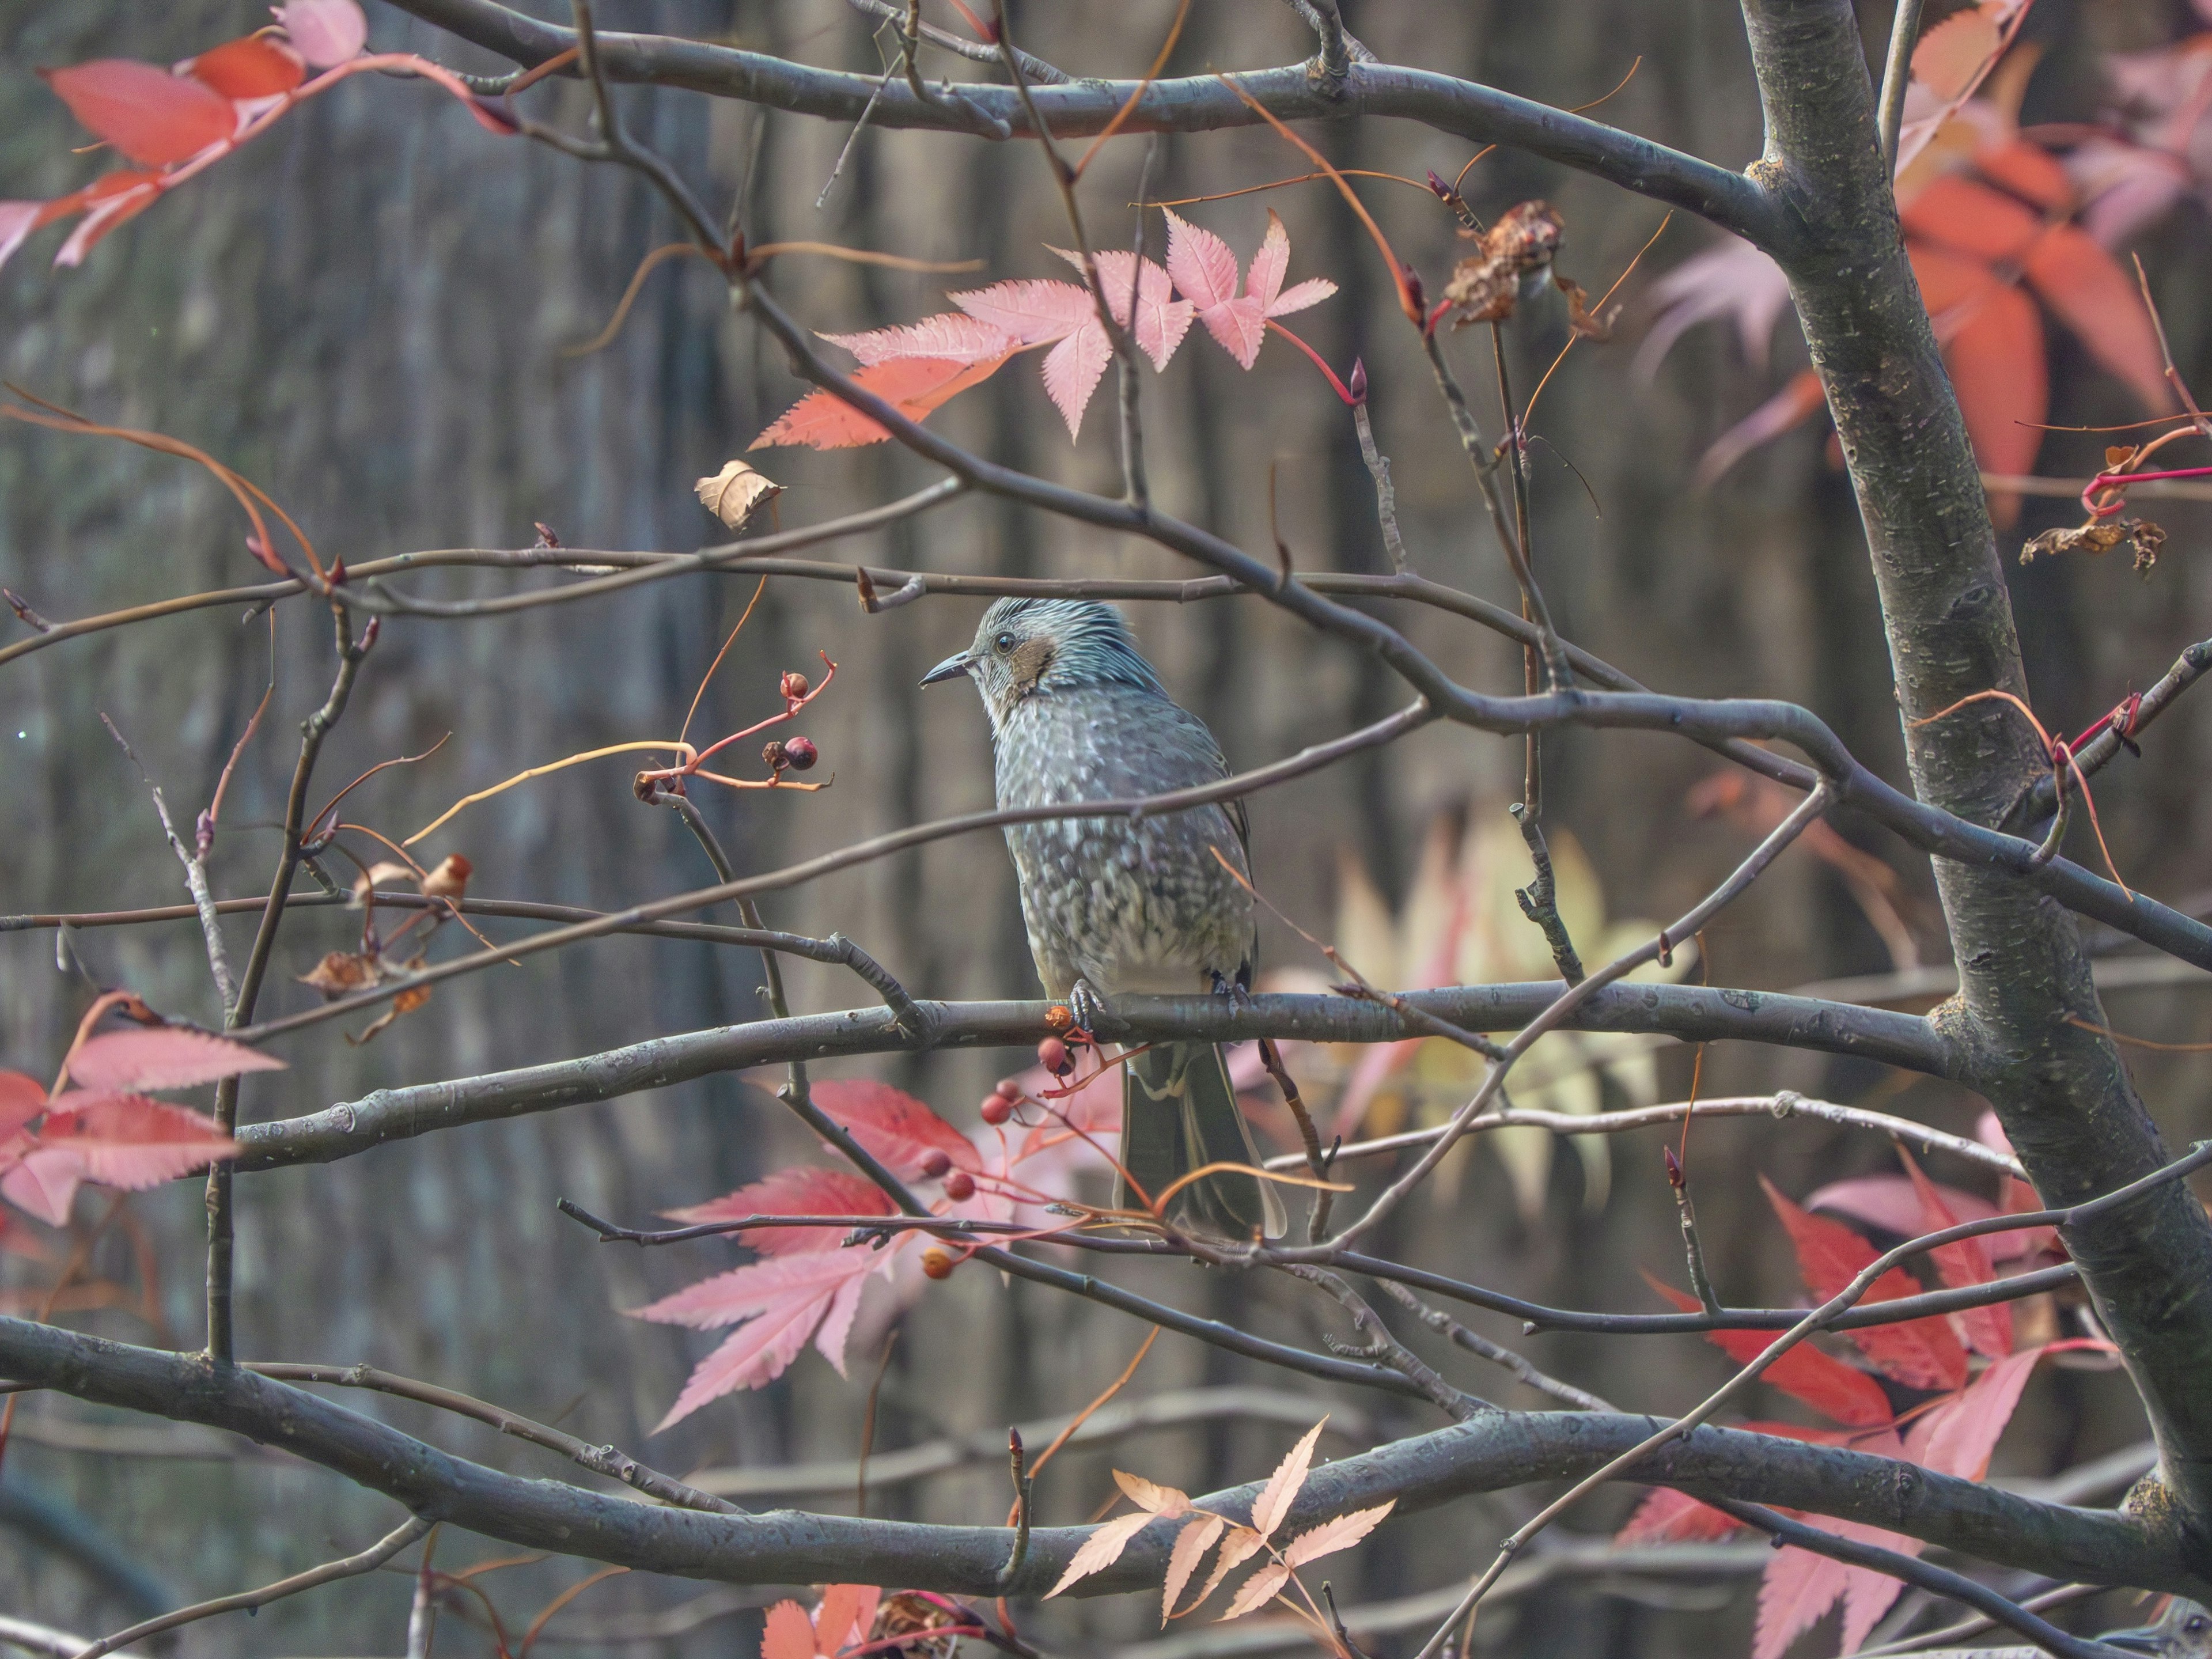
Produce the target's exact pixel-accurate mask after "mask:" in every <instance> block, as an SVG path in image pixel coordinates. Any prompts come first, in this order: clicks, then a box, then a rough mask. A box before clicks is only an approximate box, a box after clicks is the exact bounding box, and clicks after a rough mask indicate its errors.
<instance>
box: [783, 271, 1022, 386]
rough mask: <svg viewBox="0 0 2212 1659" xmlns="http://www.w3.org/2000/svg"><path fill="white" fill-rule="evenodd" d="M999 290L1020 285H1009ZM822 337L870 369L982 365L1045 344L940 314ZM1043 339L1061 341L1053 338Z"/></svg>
mask: <svg viewBox="0 0 2212 1659" xmlns="http://www.w3.org/2000/svg"><path fill="white" fill-rule="evenodd" d="M1000 286H1001V287H1005V288H1011V287H1014V286H1017V285H1016V284H1014V283H1001V284H1000ZM984 291H986V292H988V291H989V290H984ZM953 297H955V298H956V299H957V297H958V296H957V295H955V296H953ZM1042 338H1043V339H1058V338H1059V336H1058V335H1056V334H1053V335H1046V336H1043V337H1042ZM823 339H825V340H827V341H829V343H830V344H832V345H839V346H842V347H844V348H845V349H846V350H848V351H849V352H851V353H852V354H853V355H854V356H855V357H858V358H859V359H860V362H862V363H863V364H864V365H867V366H873V365H874V364H877V363H886V362H892V361H893V360H895V359H896V358H900V357H944V358H947V359H950V360H951V361H952V362H961V363H980V362H986V361H987V360H988V359H990V358H993V357H1003V356H1006V354H1007V353H1008V352H1009V351H1011V350H1013V349H1015V348H1017V347H1018V346H1023V345H1035V344H1039V343H1042V342H1041V340H1023V339H1020V338H1018V337H1017V336H1016V335H1015V334H1014V333H1013V332H1012V331H1010V330H1007V329H1003V328H1000V327H998V326H996V325H994V324H992V323H988V322H984V321H981V320H980V319H977V318H974V317H969V316H963V314H961V313H959V312H957V311H945V312H939V313H938V314H937V315H936V316H934V317H925V318H923V319H921V321H920V322H918V323H901V324H899V325H897V326H896V327H895V328H875V329H870V330H869V331H867V332H866V333H865V334H825V335H823Z"/></svg>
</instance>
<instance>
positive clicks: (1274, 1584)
mask: <svg viewBox="0 0 2212 1659" xmlns="http://www.w3.org/2000/svg"><path fill="white" fill-rule="evenodd" d="M1290 1578H1291V1570H1290V1569H1289V1568H1288V1567H1286V1566H1285V1565H1283V1564H1282V1563H1281V1562H1279V1561H1270V1562H1269V1563H1268V1564H1267V1565H1266V1566H1264V1567H1262V1568H1261V1569H1260V1571H1257V1572H1255V1573H1254V1574H1253V1575H1252V1576H1251V1577H1249V1578H1247V1579H1246V1580H1245V1581H1244V1583H1243V1588H1242V1589H1239V1590H1238V1591H1237V1599H1236V1600H1235V1601H1231V1603H1230V1604H1229V1611H1228V1612H1226V1613H1223V1614H1222V1615H1221V1617H1220V1618H1219V1619H1218V1620H1215V1621H1214V1622H1215V1623H1216V1624H1222V1625H1225V1624H1227V1623H1228V1622H1229V1621H1230V1620H1231V1619H1242V1618H1243V1616H1244V1615H1245V1614H1246V1613H1255V1612H1257V1611H1258V1610H1259V1609H1260V1608H1261V1607H1266V1606H1267V1603H1268V1602H1270V1601H1273V1600H1274V1599H1275V1596H1276V1594H1277V1592H1279V1590H1280V1589H1282V1588H1283V1586H1284V1585H1285V1584H1286V1583H1289V1582H1290Z"/></svg>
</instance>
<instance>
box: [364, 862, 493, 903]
mask: <svg viewBox="0 0 2212 1659" xmlns="http://www.w3.org/2000/svg"><path fill="white" fill-rule="evenodd" d="M380 867H381V866H380ZM475 873H476V866H474V865H472V864H471V863H470V862H469V861H468V860H466V859H465V858H463V857H462V856H461V855H460V854H459V853H448V854H446V856H445V857H444V858H443V859H441V860H439V862H438V867H437V868H436V869H435V870H433V871H431V872H430V873H429V874H428V875H427V876H425V877H423V878H422V896H424V897H425V898H441V899H457V898H459V897H461V896H463V895H464V894H465V893H466V892H467V891H468V890H469V878H470V877H471V876H472V875H474V874H475Z"/></svg>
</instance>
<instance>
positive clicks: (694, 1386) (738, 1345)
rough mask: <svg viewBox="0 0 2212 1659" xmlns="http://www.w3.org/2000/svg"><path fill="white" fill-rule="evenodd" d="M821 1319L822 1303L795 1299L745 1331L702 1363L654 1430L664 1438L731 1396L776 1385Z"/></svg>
mask: <svg viewBox="0 0 2212 1659" xmlns="http://www.w3.org/2000/svg"><path fill="white" fill-rule="evenodd" d="M821 1317H822V1304H821V1300H820V1298H818V1297H804V1298H800V1297H794V1298H793V1299H792V1300H791V1301H789V1302H787V1303H783V1304H778V1305H776V1306H775V1307H774V1308H772V1309H771V1310H769V1311H768V1312H766V1313H764V1314H763V1315H762V1316H760V1317H759V1318H757V1319H755V1320H752V1321H750V1322H748V1323H746V1324H745V1325H743V1326H741V1327H740V1328H738V1329H737V1330H736V1331H734V1332H732V1334H731V1335H730V1337H729V1339H728V1340H726V1341H725V1342H724V1343H723V1344H722V1346H720V1347H719V1348H717V1349H715V1350H714V1352H712V1353H710V1354H708V1356H707V1357H706V1358H704V1359H702V1360H701V1361H700V1362H699V1364H698V1365H697V1366H696V1368H695V1369H694V1370H692V1373H691V1375H690V1377H689V1378H687V1379H686V1380H685V1382H684V1391H683V1392H682V1393H681V1394H679V1395H677V1396H676V1403H675V1404H674V1405H672V1406H671V1407H669V1408H668V1414H667V1415H666V1416H665V1417H664V1418H662V1419H660V1421H659V1422H658V1423H656V1424H654V1425H653V1432H654V1433H655V1434H659V1432H660V1431H662V1430H664V1429H666V1428H670V1427H671V1426H673V1425H675V1424H678V1423H680V1422H682V1421H683V1420H684V1419H685V1418H687V1417H689V1416H690V1415H691V1413H693V1412H696V1411H697V1410H698V1409H699V1408H700V1407H702V1406H704V1405H706V1404H707V1403H708V1401H714V1400H719V1399H720V1398H721V1397H722V1396H723V1395H726V1394H731V1393H733V1392H735V1391H736V1390H737V1389H758V1388H763V1387H765V1386H767V1384H769V1383H772V1382H774V1381H775V1379H776V1378H777V1377H779V1376H782V1375H783V1373H784V1372H785V1370H787V1369H788V1368H789V1367H790V1364H791V1362H792V1361H793V1360H794V1359H796V1358H799V1350H800V1349H801V1348H803V1347H805V1346H806V1339H807V1336H808V1334H810V1333H811V1331H812V1330H813V1329H814V1327H815V1325H816V1323H817V1322H818V1321H819V1320H820V1319H821Z"/></svg>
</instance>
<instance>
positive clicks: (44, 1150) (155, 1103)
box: [25, 1092, 238, 1192]
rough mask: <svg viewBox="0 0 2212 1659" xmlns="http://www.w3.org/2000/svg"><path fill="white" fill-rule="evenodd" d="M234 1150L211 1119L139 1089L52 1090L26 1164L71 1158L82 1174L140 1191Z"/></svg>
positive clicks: (127, 1189) (198, 1168)
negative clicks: (50, 1156)
mask: <svg viewBox="0 0 2212 1659" xmlns="http://www.w3.org/2000/svg"><path fill="white" fill-rule="evenodd" d="M237 1150H238V1143H237V1142H236V1141H234V1140H233V1139H231V1138H230V1137H229V1136H228V1135H227V1134H225V1133H223V1132H222V1125H221V1124H219V1123H217V1122H216V1121H215V1120H214V1119H213V1118H211V1117H204V1116H202V1115H200V1114H199V1113H197V1112H191V1111H186V1110H185V1109H184V1108H183V1107H181V1106H172V1105H170V1104H169V1103H167V1101H161V1100H152V1099H149V1098H148V1097H146V1096H144V1095H131V1094H90V1093H77V1092H71V1093H68V1094H62V1095H57V1096H56V1097H54V1098H53V1099H52V1101H50V1102H49V1103H47V1109H46V1121H45V1122H43V1123H41V1124H40V1126H39V1133H38V1135H37V1137H36V1139H35V1144H34V1145H33V1148H32V1150H31V1152H28V1153H27V1154H26V1156H25V1161H26V1162H29V1161H31V1159H33V1158H37V1157H39V1156H40V1155H42V1154H53V1155H58V1156H61V1157H64V1158H70V1159H73V1160H74V1161H75V1163H76V1167H77V1168H78V1169H79V1170H81V1171H82V1176H83V1179H85V1180H87V1181H96V1182H100V1184H101V1185H103V1186H107V1187H119V1188H122V1189H124V1190H125V1191H126V1192H138V1191H141V1190H143V1188H148V1187H157V1186H159V1185H161V1182H165V1181H173V1180H175V1179H176V1178H177V1177H178V1176H183V1175H189V1174H191V1172H192V1171H193V1170H204V1169H205V1168H206V1167H207V1166H208V1165H209V1164H213V1163H214V1162H216V1160H217V1159H218V1158H228V1157H229V1156H230V1155H231V1154H233V1153H234V1152H237Z"/></svg>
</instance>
